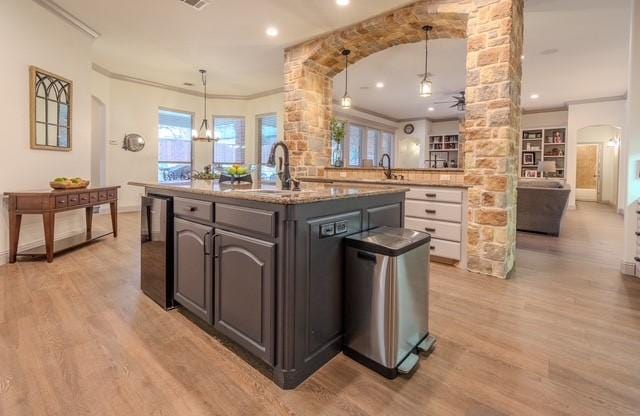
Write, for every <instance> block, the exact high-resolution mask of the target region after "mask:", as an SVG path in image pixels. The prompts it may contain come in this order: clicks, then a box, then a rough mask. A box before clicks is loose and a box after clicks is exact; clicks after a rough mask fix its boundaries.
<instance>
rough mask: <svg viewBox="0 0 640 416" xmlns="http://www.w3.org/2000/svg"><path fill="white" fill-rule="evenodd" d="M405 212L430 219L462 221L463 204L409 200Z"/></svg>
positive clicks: (411, 215)
mask: <svg viewBox="0 0 640 416" xmlns="http://www.w3.org/2000/svg"><path fill="white" fill-rule="evenodd" d="M405 214H406V215H407V216H409V217H416V218H424V219H429V220H439V221H453V222H462V205H456V204H443V203H440V202H426V201H414V200H407V201H406V202H405Z"/></svg>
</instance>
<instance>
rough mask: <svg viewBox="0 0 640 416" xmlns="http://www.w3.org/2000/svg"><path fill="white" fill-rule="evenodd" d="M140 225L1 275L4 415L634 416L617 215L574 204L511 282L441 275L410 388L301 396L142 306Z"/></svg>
mask: <svg viewBox="0 0 640 416" xmlns="http://www.w3.org/2000/svg"><path fill="white" fill-rule="evenodd" d="M107 220H108V219H107V218H99V219H97V220H96V222H97V223H99V222H100V221H104V222H105V223H106V221H107ZM137 222H138V219H137V215H135V214H126V215H123V216H122V222H121V230H122V235H121V237H120V238H118V240H117V241H115V240H113V239H109V240H106V241H104V242H101V243H98V244H95V245H93V246H91V247H88V248H85V249H83V250H78V251H74V252H71V253H69V254H67V255H64V256H61V257H59V258H57V259H56V260H55V262H54V263H53V264H50V265H49V264H46V263H42V262H28V263H27V262H23V263H19V264H18V265H12V266H4V267H0V415H11V416H13V415H65V416H66V415H272V414H273V415H281V414H288V415H382V414H383V415H458V414H459V415H581V416H582V415H638V414H640V280H637V279H634V278H628V277H623V276H621V275H620V274H619V272H618V267H619V265H618V261H619V258H620V252H621V250H622V246H621V242H622V224H623V223H622V219H621V218H620V217H618V216H617V215H616V214H614V213H613V210H612V209H610V208H606V207H600V206H597V205H593V204H580V205H579V208H578V210H576V211H571V212H569V214H568V217H567V219H566V221H565V227H564V229H563V232H562V236H561V237H560V238H551V237H544V236H537V235H520V236H519V238H518V246H519V250H518V265H517V269H516V270H515V272H514V275H513V278H512V279H511V280H508V281H501V280H497V279H493V278H487V277H482V276H477V275H473V274H470V273H467V272H463V271H459V270H457V269H454V268H450V267H446V266H441V265H433V268H432V280H431V300H432V303H431V305H432V308H431V329H432V333H433V334H434V335H435V336H436V337H437V338H438V346H437V348H436V350H435V351H434V352H433V354H432V355H431V356H430V357H428V358H426V359H422V361H421V363H420V368H419V370H418V371H417V372H416V373H415V374H414V376H413V377H412V378H411V379H409V380H407V379H398V380H395V381H388V380H386V379H383V378H382V377H380V376H378V375H376V374H374V373H372V372H371V371H369V370H367V369H365V368H363V367H361V366H359V365H358V364H356V363H354V362H353V361H351V360H349V359H347V358H346V357H344V356H338V357H336V358H335V359H334V360H333V361H331V362H330V363H329V364H328V365H326V366H325V367H324V368H322V369H321V370H320V371H319V372H318V373H316V374H315V375H314V376H313V377H312V378H311V379H309V380H308V381H307V382H305V383H304V384H303V385H302V386H300V387H299V388H298V389H297V390H295V391H282V390H279V389H278V388H277V387H276V386H275V385H273V384H272V383H271V382H270V381H269V380H268V379H266V378H265V377H263V376H262V375H261V374H260V373H259V372H257V371H255V370H253V369H252V368H251V367H250V366H249V365H248V364H246V363H245V362H244V361H242V360H241V359H239V358H237V357H236V356H235V355H234V354H232V353H231V352H230V351H228V350H227V349H226V348H224V347H223V346H222V345H221V344H220V343H219V342H218V341H216V340H215V339H213V338H211V337H209V336H208V335H206V334H205V333H204V332H203V331H201V330H200V329H198V328H197V327H196V326H195V325H194V324H192V323H191V322H190V321H188V320H187V319H186V318H185V317H183V316H182V315H181V314H180V313H178V312H171V313H165V312H164V311H162V310H160V308H158V307H157V306H156V305H155V304H154V303H152V301H150V300H148V299H147V298H146V297H145V296H143V295H142V293H141V292H140V290H139V289H138V286H139V272H138V269H139V258H138V253H137V247H138V225H137Z"/></svg>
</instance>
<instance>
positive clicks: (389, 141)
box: [380, 131, 394, 160]
mask: <svg viewBox="0 0 640 416" xmlns="http://www.w3.org/2000/svg"><path fill="white" fill-rule="evenodd" d="M393 139H394V136H393V133H389V132H386V131H383V132H382V143H381V144H380V157H382V155H383V154H385V153H387V154H388V155H389V156H391V160H393Z"/></svg>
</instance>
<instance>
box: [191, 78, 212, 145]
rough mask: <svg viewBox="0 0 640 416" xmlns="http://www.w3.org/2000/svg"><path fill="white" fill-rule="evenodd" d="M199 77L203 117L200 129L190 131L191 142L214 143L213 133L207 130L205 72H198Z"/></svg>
mask: <svg viewBox="0 0 640 416" xmlns="http://www.w3.org/2000/svg"><path fill="white" fill-rule="evenodd" d="M200 75H201V77H202V86H203V87H204V94H203V101H204V117H203V118H202V123H201V124H200V129H198V130H195V129H194V130H192V132H191V136H192V138H193V140H196V141H208V142H210V141H215V138H214V137H213V132H212V131H211V129H210V128H209V120H208V119H207V71H206V70H204V69H201V70H200Z"/></svg>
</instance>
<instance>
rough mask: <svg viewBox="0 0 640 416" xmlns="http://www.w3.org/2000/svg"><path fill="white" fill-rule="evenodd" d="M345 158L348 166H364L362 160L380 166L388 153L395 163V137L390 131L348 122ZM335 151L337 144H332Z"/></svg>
mask: <svg viewBox="0 0 640 416" xmlns="http://www.w3.org/2000/svg"><path fill="white" fill-rule="evenodd" d="M347 132H348V134H347V137H346V144H345V149H344V150H343V151H344V157H345V159H346V160H347V163H348V166H362V159H369V160H371V161H373V164H374V166H375V165H377V164H378V162H379V161H380V159H381V158H382V155H383V154H385V153H388V154H389V156H391V160H392V161H393V147H394V139H395V136H394V134H393V133H391V132H389V131H384V130H380V129H377V128H373V127H367V126H362V125H358V124H353V123H350V122H348V127H347ZM332 146H333V149H334V150H335V147H336V146H335V143H332Z"/></svg>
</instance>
